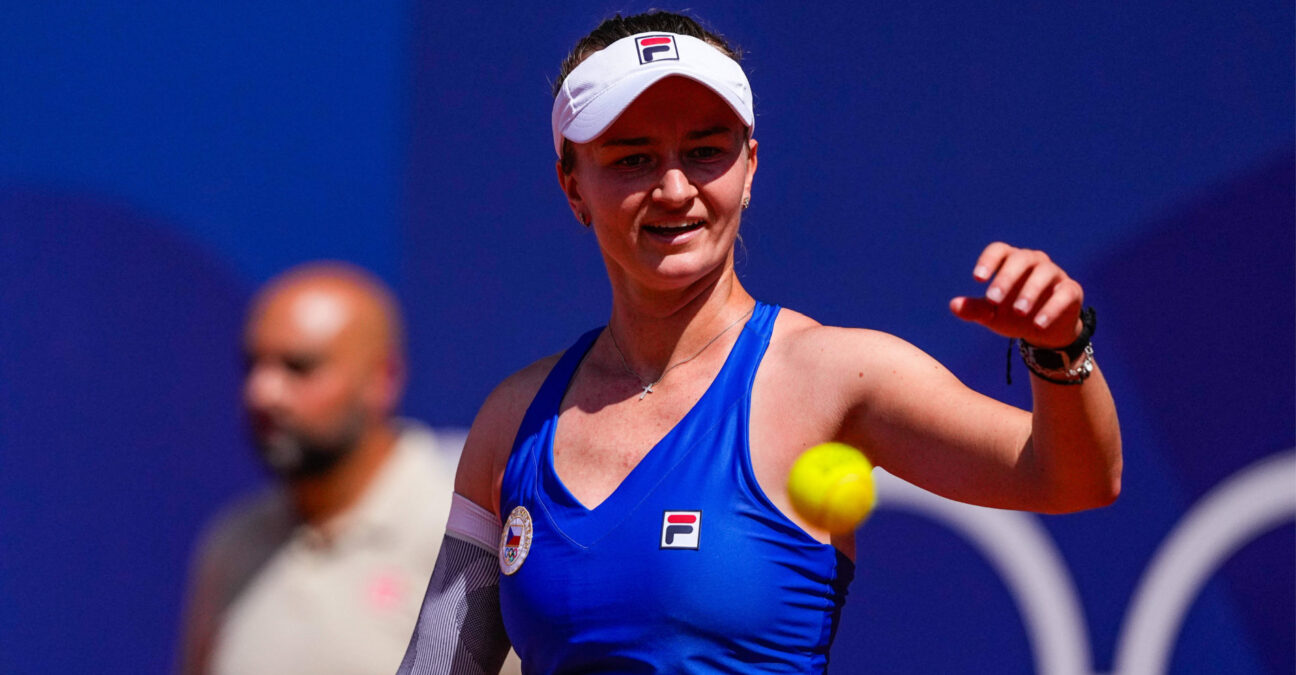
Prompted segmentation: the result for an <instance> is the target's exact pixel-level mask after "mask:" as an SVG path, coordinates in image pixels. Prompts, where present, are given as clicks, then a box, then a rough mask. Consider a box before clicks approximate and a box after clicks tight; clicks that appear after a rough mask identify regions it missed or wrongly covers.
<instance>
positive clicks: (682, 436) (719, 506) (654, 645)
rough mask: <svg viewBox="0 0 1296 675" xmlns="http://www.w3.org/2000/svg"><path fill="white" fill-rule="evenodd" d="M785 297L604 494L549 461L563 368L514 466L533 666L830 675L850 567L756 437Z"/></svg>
mask: <svg viewBox="0 0 1296 675" xmlns="http://www.w3.org/2000/svg"><path fill="white" fill-rule="evenodd" d="M777 315H778V307H777V306H772V305H765V304H761V303H757V305H756V309H755V311H754V312H753V314H752V317H751V318H750V319H749V320H748V322H747V325H746V326H745V327H744V328H743V330H742V332H741V334H740V335H739V337H738V340H737V342H736V343H735V344H734V347H733V349H732V351H731V352H730V354H729V356H728V358H727V360H726V361H725V364H724V367H723V368H722V369H721V370H720V373H719V374H718V375H717V376H716V379H715V381H713V382H712V384H711V386H710V388H709V389H707V391H706V393H705V394H703V396H702V398H701V399H700V400H699V401H698V402H697V404H696V405H695V406H694V407H693V409H692V410H690V411H689V412H688V414H686V415H685V416H684V418H683V419H682V420H681V421H680V422H679V424H677V425H676V426H675V427H674V428H673V429H671V431H670V432H669V433H668V434H666V436H665V437H664V438H663V439H662V440H661V441H660V442H659V443H658V444H657V445H656V446H654V447H653V448H652V450H651V451H649V453H648V454H647V455H646V456H645V457H644V458H643V459H642V460H641V461H640V462H639V464H638V465H637V466H636V467H635V468H634V470H632V471H631V472H630V474H629V475H628V476H626V478H625V480H624V481H623V482H622V483H621V484H620V485H619V486H618V487H617V489H616V491H615V492H613V493H612V494H611V495H610V496H609V497H608V498H607V499H606V500H604V501H603V503H601V504H599V505H598V506H597V507H596V508H594V509H592V510H591V509H587V508H585V506H583V505H582V504H581V503H580V502H579V501H577V500H576V498H575V497H573V496H572V494H571V493H570V492H569V491H568V490H567V488H566V487H565V486H564V485H563V484H562V482H561V481H560V480H559V478H558V475H557V473H556V472H555V470H554V466H553V440H554V429H555V428H556V426H557V421H558V412H559V406H560V404H561V402H562V398H563V395H564V394H565V392H566V390H567V387H568V385H569V384H570V382H571V378H572V375H573V374H574V373H575V371H576V367H577V366H578V365H579V363H580V361H581V359H583V358H584V356H585V354H586V352H587V351H588V350H589V348H590V347H591V346H592V345H593V343H594V340H595V338H597V337H598V334H599V332H600V331H601V330H602V329H596V330H593V331H590V332H589V333H586V334H585V335H583V336H581V338H580V339H579V340H577V342H576V344H575V345H573V346H572V347H571V349H569V350H567V352H566V353H565V354H564V355H563V356H562V358H561V359H560V360H559V361H558V363H557V365H555V366H554V368H553V370H552V372H550V373H549V376H548V378H547V379H546V380H545V382H544V384H543V385H542V386H541V388H540V390H539V392H538V393H537V394H536V397H535V399H534V400H533V401H532V402H531V406H530V408H529V409H528V410H527V412H526V416H525V417H524V419H523V421H522V425H521V427H520V428H519V430H518V435H517V439H516V440H515V441H514V446H513V451H512V455H511V456H510V457H509V460H508V466H507V467H506V468H505V471H504V481H503V487H502V490H501V494H500V509H501V510H500V513H501V514H502V515H503V516H504V517H505V521H506V527H505V533H504V537H503V539H502V541H501V550H500V561H501V570H502V573H501V575H500V606H501V610H502V611H503V615H504V624H505V627H506V628H507V630H508V635H509V638H510V639H511V640H512V642H513V647H514V649H516V650H517V652H518V655H519V656H520V657H521V658H522V663H523V667H524V668H525V670H526V671H527V672H535V673H569V672H600V673H663V672H689V673H818V672H823V671H824V670H825V668H826V666H827V662H828V649H829V646H830V645H831V644H832V640H833V636H834V634H835V632H836V628H837V621H838V617H839V616H840V613H841V607H842V603H843V602H844V601H845V598H846V587H847V585H848V584H849V583H850V580H851V578H852V577H853V576H854V569H855V568H854V564H853V563H851V562H850V560H849V559H847V558H846V557H845V556H843V555H841V554H840V553H839V552H838V551H837V550H836V549H834V548H833V547H832V546H831V545H827V544H822V543H819V542H818V541H815V540H814V539H813V538H812V537H810V536H809V535H808V534H806V532H805V531H804V530H802V529H801V528H800V527H798V526H797V525H796V524H794V523H793V522H792V521H791V520H789V519H788V518H787V517H786V516H784V515H783V513H782V512H780V511H779V510H778V508H776V507H775V506H774V505H773V503H771V502H770V501H769V499H768V498H767V497H766V496H765V494H764V492H763V491H762V490H761V489H760V487H759V486H758V485H757V483H756V477H755V474H754V473H753V471H752V466H751V458H750V452H749V449H748V448H749V446H748V419H749V415H750V410H751V389H752V381H753V380H754V378H755V375H756V369H757V367H758V366H759V365H760V361H761V357H762V356H763V355H764V353H765V349H766V347H767V346H768V345H769V340H770V334H771V333H772V331H773V327H774V319H775V317H776V316H777Z"/></svg>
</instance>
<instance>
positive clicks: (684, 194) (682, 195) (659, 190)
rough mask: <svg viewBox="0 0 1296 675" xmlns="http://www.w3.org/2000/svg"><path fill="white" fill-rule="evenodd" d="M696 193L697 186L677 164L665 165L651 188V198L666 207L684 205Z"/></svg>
mask: <svg viewBox="0 0 1296 675" xmlns="http://www.w3.org/2000/svg"><path fill="white" fill-rule="evenodd" d="M697 195H698V189H697V186H696V185H694V184H693V181H692V180H690V179H689V176H688V174H686V173H684V170H683V169H681V168H680V167H678V166H672V167H667V168H666V171H664V172H663V173H662V176H661V180H660V181H658V183H657V187H656V188H654V189H653V199H655V200H657V201H659V202H661V203H662V204H663V205H666V206H668V207H680V206H684V205H686V204H687V203H688V202H689V200H691V199H693V198H694V197H696V196H697Z"/></svg>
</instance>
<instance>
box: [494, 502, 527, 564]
mask: <svg viewBox="0 0 1296 675" xmlns="http://www.w3.org/2000/svg"><path fill="white" fill-rule="evenodd" d="M530 552H531V514H530V513H529V512H528V511H527V510H526V507H525V506H519V507H517V508H515V509H513V511H512V512H511V513H509V515H508V518H507V519H505V520H504V531H503V532H502V533H500V547H499V566H500V571H501V572H503V573H504V574H512V573H514V572H516V571H518V568H519V567H522V563H523V562H525V561H526V557H527V553H530Z"/></svg>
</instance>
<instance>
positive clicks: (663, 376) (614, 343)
mask: <svg viewBox="0 0 1296 675" xmlns="http://www.w3.org/2000/svg"><path fill="white" fill-rule="evenodd" d="M755 309H756V306H755V305H752V308H751V309H749V310H747V311H746V312H744V313H743V315H742V316H740V317H738V318H737V319H734V322H733V323H731V324H729V325H728V326H725V327H724V329H722V330H721V331H720V332H719V333H716V334H715V337H713V338H711V339H710V340H707V343H706V344H704V345H702V348H701V349H699V350H697V352H695V353H694V354H693V356H690V357H688V358H687V359H684V360H683V361H680V362H678V363H675V364H673V365H669V366H666V370H663V371H662V372H661V375H658V376H657V379H656V380H653V381H652V382H649V383H648V384H644V381H643V378H642V377H639V373H636V372H635V371H634V369H633V368H631V367H630V364H629V363H627V362H626V357H625V352H623V351H621V345H619V344H617V339H616V333H614V332H613V331H612V324H608V335H609V336H611V337H612V346H613V347H615V348H616V352H617V356H620V357H621V367H623V368H625V371H626V372H627V373H629V374H630V375H631V376H633V377H634V379H635V380H636V381H638V382H639V386H640V387H643V392H641V393H640V394H639V400H640V401H642V400H644V397H645V396H647V395H648V394H651V393H653V387H655V386H657V385H658V384H659V383H661V381H662V380H664V379H666V373H669V372H670V371H672V370H674V369H676V368H679V367H680V366H682V365H684V364H686V363H688V362H689V361H692V360H693V359H696V358H697V357H699V356H701V355H702V352H704V351H706V350H707V347H710V346H711V345H712V344H714V343H715V341H716V340H719V339H720V336H721V335H724V334H725V333H728V332H729V329H730V328H733V327H734V326H737V325H738V324H739V322H741V321H742V320H743V319H746V318H747V317H749V316H751V313H752V312H753V311H755Z"/></svg>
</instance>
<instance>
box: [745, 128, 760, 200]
mask: <svg viewBox="0 0 1296 675" xmlns="http://www.w3.org/2000/svg"><path fill="white" fill-rule="evenodd" d="M757 145H758V143H756V139H754V138H749V139H747V181H746V184H745V185H743V196H744V197H746V198H747V201H751V190H752V179H753V178H755V177H756V146H757Z"/></svg>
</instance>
